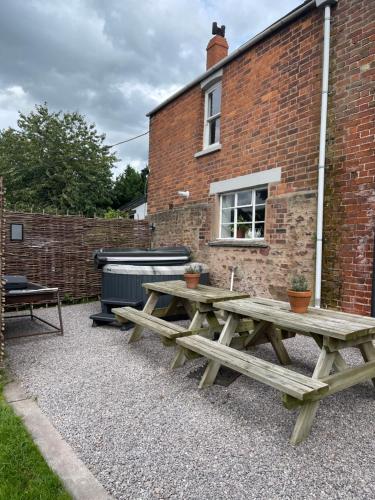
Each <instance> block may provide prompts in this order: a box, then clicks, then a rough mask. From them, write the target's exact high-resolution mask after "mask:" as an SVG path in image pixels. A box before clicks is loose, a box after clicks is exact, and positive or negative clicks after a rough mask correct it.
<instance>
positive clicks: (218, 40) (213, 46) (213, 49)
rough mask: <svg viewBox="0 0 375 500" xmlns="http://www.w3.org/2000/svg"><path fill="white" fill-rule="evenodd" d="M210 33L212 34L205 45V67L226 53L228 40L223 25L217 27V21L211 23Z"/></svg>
mask: <svg viewBox="0 0 375 500" xmlns="http://www.w3.org/2000/svg"><path fill="white" fill-rule="evenodd" d="M212 34H213V35H214V36H213V37H212V38H211V40H210V41H209V42H208V45H207V49H206V50H207V62H206V69H209V68H211V66H214V65H215V64H216V63H218V62H219V61H221V60H222V59H224V57H226V56H227V55H228V48H229V47H228V42H227V40H226V38H225V26H224V25H223V26H221V27H218V25H217V23H216V22H214V23H212Z"/></svg>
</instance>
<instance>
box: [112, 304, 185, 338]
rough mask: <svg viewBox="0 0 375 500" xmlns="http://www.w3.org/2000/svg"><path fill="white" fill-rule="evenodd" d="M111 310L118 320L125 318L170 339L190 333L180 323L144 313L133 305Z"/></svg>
mask: <svg viewBox="0 0 375 500" xmlns="http://www.w3.org/2000/svg"><path fill="white" fill-rule="evenodd" d="M112 312H113V313H114V314H115V316H116V319H118V320H119V321H123V320H124V319H125V320H127V321H130V322H132V323H135V324H137V325H140V326H142V327H144V328H147V329H148V330H151V331H153V332H155V333H158V334H159V335H162V336H163V337H166V338H168V339H170V340H174V339H176V338H178V337H183V336H185V335H190V333H191V332H190V331H189V330H187V329H186V328H184V327H183V326H181V325H177V324H176V323H171V322H169V321H165V320H164V319H161V318H158V317H156V316H153V315H152V314H148V313H145V312H144V311H139V310H138V309H134V308H133V307H118V308H114V309H112Z"/></svg>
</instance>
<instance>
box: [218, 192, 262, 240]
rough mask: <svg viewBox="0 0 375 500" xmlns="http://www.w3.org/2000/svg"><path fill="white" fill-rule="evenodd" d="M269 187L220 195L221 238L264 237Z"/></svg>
mask: <svg viewBox="0 0 375 500" xmlns="http://www.w3.org/2000/svg"><path fill="white" fill-rule="evenodd" d="M267 196H268V190H267V187H264V186H263V187H259V188H254V189H247V190H244V191H237V192H232V193H225V194H222V195H221V196H220V215H221V217H220V238H221V239H248V240H258V239H263V238H264V223H265V218H266V200H267Z"/></svg>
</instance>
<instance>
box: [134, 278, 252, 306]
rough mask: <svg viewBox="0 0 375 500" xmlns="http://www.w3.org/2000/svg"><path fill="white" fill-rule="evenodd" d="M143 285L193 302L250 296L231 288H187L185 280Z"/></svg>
mask: <svg viewBox="0 0 375 500" xmlns="http://www.w3.org/2000/svg"><path fill="white" fill-rule="evenodd" d="M143 286H144V287H145V288H146V289H147V290H149V291H154V292H160V293H165V294H167V295H173V296H174V297H181V298H183V299H188V300H190V301H191V302H201V303H203V304H213V303H214V302H219V301H224V300H234V299H242V298H246V297H248V296H249V295H248V294H247V293H243V292H231V291H230V290H225V289H223V288H216V287H214V286H207V285H198V288H195V289H191V288H187V287H186V283H185V281H182V280H178V281H157V282H154V283H143Z"/></svg>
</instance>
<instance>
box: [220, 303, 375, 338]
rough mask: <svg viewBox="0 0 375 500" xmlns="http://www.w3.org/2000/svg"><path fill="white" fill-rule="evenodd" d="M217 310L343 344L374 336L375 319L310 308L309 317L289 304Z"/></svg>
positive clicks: (224, 305) (224, 306) (232, 306)
mask: <svg viewBox="0 0 375 500" xmlns="http://www.w3.org/2000/svg"><path fill="white" fill-rule="evenodd" d="M215 307H216V308H218V309H222V310H224V311H229V312H234V313H237V314H240V315H242V316H247V317H249V318H252V319H255V320H261V321H269V322H270V323H273V324H274V325H275V326H278V327H280V328H284V329H286V330H290V331H294V332H303V333H317V334H319V335H323V336H325V337H333V338H336V339H340V340H353V339H356V338H359V337H362V336H366V335H375V318H369V317H366V316H359V315H355V314H348V313H343V312H340V311H330V310H328V309H318V308H314V307H309V310H308V312H307V313H306V314H296V313H293V312H291V311H290V306H289V304H288V303H287V302H282V301H279V300H272V299H263V298H247V299H240V300H233V301H229V300H227V301H225V302H217V303H216V304H215Z"/></svg>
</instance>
